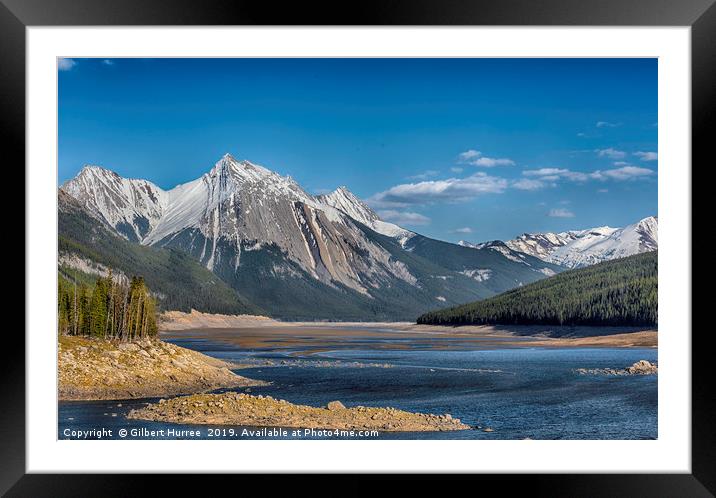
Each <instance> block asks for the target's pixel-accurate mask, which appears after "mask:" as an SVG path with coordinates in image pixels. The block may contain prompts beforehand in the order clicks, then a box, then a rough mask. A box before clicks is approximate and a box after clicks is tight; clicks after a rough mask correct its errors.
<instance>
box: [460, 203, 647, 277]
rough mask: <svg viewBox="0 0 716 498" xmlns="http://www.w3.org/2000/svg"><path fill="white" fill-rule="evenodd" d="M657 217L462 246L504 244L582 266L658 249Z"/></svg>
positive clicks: (501, 246)
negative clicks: (621, 224) (614, 224)
mask: <svg viewBox="0 0 716 498" xmlns="http://www.w3.org/2000/svg"><path fill="white" fill-rule="evenodd" d="M658 229H659V226H658V220H657V218H656V216H649V217H648V218H644V219H643V220H640V221H638V222H637V223H634V224H632V225H628V226H626V227H624V228H611V227H607V226H604V227H596V228H589V229H587V230H570V231H568V232H560V233H552V232H546V233H524V234H522V235H520V236H519V237H517V238H515V239H512V240H508V241H507V242H501V241H492V242H487V243H481V244H471V243H469V242H465V241H460V242H459V244H460V245H464V246H467V247H473V248H486V247H493V248H496V249H497V250H503V251H504V247H507V248H509V249H512V250H514V251H519V252H521V253H523V254H529V255H531V256H534V257H536V258H539V259H542V260H543V261H548V262H550V263H555V264H558V265H560V266H563V267H566V268H581V267H584V266H589V265H593V264H596V263H600V262H602V261H608V260H611V259H616V258H623V257H626V256H631V255H633V254H641V253H645V252H651V251H656V250H657V249H658V245H659V233H658Z"/></svg>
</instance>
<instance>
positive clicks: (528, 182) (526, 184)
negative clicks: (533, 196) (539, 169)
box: [512, 178, 547, 190]
mask: <svg viewBox="0 0 716 498" xmlns="http://www.w3.org/2000/svg"><path fill="white" fill-rule="evenodd" d="M512 186H513V187H514V188H516V189H517V190H539V189H542V188H545V187H546V186H547V183H545V182H543V181H541V180H533V179H531V178H521V179H519V180H515V181H514V182H512Z"/></svg>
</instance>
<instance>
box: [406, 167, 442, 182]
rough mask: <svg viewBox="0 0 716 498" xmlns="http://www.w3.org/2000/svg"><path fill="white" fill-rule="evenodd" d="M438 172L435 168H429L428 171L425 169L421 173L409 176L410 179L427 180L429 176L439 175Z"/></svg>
mask: <svg viewBox="0 0 716 498" xmlns="http://www.w3.org/2000/svg"><path fill="white" fill-rule="evenodd" d="M437 174H438V172H437V171H435V170H434V169H429V170H427V171H423V172H422V173H419V174H417V175H413V176H409V177H408V180H426V179H428V178H432V177H434V176H437Z"/></svg>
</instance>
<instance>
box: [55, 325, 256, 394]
mask: <svg viewBox="0 0 716 498" xmlns="http://www.w3.org/2000/svg"><path fill="white" fill-rule="evenodd" d="M57 362H58V380H59V382H58V384H59V385H58V396H59V399H60V400H61V401H69V400H75V401H79V400H103V399H117V400H119V399H133V398H150V397H159V396H176V395H180V394H192V393H200V392H208V391H213V390H215V389H219V388H231V387H244V386H258V385H265V384H266V383H265V382H262V381H256V380H252V379H247V378H245V377H241V376H239V375H236V374H235V373H233V372H232V371H231V370H230V368H233V367H234V366H233V365H231V364H229V363H226V362H224V361H221V360H218V359H216V358H211V357H209V356H206V355H203V354H201V353H199V352H196V351H192V350H189V349H185V348H182V347H179V346H175V345H173V344H169V343H166V342H163V341H159V340H143V341H137V342H131V343H126V342H117V341H106V340H100V339H90V338H86V337H69V336H61V337H60V338H59V346H58V353H57Z"/></svg>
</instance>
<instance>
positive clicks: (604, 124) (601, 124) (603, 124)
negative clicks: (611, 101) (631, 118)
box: [597, 121, 622, 128]
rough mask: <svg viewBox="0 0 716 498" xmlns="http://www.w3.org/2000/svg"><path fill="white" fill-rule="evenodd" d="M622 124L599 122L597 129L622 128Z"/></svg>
mask: <svg viewBox="0 0 716 498" xmlns="http://www.w3.org/2000/svg"><path fill="white" fill-rule="evenodd" d="M621 125H622V124H621V123H610V122H609V121H597V128H616V127H617V126H621Z"/></svg>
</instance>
